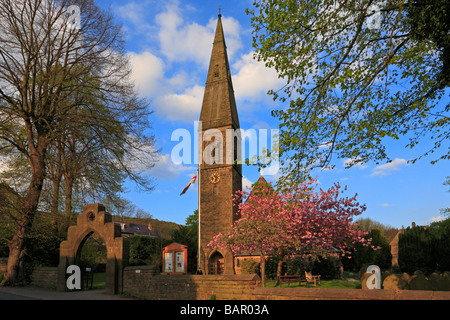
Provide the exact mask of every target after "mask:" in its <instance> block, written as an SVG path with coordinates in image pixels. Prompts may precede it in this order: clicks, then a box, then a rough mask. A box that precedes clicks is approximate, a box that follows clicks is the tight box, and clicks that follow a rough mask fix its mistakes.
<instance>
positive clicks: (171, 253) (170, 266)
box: [163, 242, 187, 274]
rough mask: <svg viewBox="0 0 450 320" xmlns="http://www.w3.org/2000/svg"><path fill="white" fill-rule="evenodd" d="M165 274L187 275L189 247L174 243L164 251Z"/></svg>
mask: <svg viewBox="0 0 450 320" xmlns="http://www.w3.org/2000/svg"><path fill="white" fill-rule="evenodd" d="M163 273H166V274H186V273H187V246H185V245H182V244H179V243H175V242H174V243H172V244H170V245H168V246H167V247H164V249H163Z"/></svg>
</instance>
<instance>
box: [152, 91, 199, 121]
mask: <svg viewBox="0 0 450 320" xmlns="http://www.w3.org/2000/svg"><path fill="white" fill-rule="evenodd" d="M204 91H205V88H204V87H202V86H194V87H192V88H187V89H186V90H185V91H184V92H183V93H180V94H177V93H169V94H166V95H163V96H161V97H158V98H157V99H156V100H155V103H154V104H153V105H152V106H153V107H154V108H155V109H156V113H157V114H159V115H161V116H163V117H165V118H167V119H168V120H181V121H184V122H192V121H195V120H197V119H198V117H199V115H200V109H201V107H202V101H203V93H204Z"/></svg>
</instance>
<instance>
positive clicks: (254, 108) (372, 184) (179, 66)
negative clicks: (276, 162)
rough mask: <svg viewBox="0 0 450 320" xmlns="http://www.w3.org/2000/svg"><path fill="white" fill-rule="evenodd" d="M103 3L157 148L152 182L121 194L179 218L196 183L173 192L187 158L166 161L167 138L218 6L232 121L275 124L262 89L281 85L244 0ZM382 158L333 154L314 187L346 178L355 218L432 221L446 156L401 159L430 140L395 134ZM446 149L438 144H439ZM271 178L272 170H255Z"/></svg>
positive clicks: (190, 119) (189, 107) (184, 123)
mask: <svg viewBox="0 0 450 320" xmlns="http://www.w3.org/2000/svg"><path fill="white" fill-rule="evenodd" d="M98 3H99V4H100V5H101V6H102V7H110V8H111V10H112V12H113V13H114V15H115V17H116V19H117V21H118V22H120V23H122V24H123V30H124V33H125V37H126V41H127V51H128V55H129V57H130V61H131V64H132V66H133V78H134V81H135V83H136V86H137V89H138V92H139V93H140V94H141V95H142V96H145V97H147V98H148V99H149V100H150V101H151V108H152V109H153V110H154V114H153V115H152V116H151V119H150V120H151V122H152V126H153V129H152V132H153V133H154V135H155V137H156V139H157V144H158V147H159V148H161V154H160V156H159V162H158V164H157V165H156V166H155V168H153V169H152V170H151V171H150V174H151V175H153V176H154V177H155V183H156V186H155V190H154V191H153V192H151V193H141V192H137V190H136V188H135V186H134V185H133V184H127V189H128V190H129V192H127V193H125V194H124V195H123V196H124V197H125V198H127V199H129V200H130V201H132V202H133V203H134V204H135V205H136V206H138V207H140V208H142V209H145V210H146V211H148V212H150V213H151V214H152V215H153V217H154V218H156V219H159V220H165V221H173V222H176V223H180V224H184V222H185V219H186V218H187V217H188V216H189V215H190V214H192V213H193V211H194V210H195V209H197V206H198V200H197V185H193V187H191V188H190V189H189V190H188V191H187V193H186V194H185V195H183V196H180V195H179V194H180V192H181V190H182V189H183V188H184V187H185V186H186V184H187V183H188V182H189V180H190V178H191V177H192V176H193V175H194V174H195V172H196V166H195V165H194V164H191V165H189V164H187V165H180V164H175V163H173V162H172V161H171V152H172V149H173V148H174V147H175V146H176V145H177V144H178V142H177V141H171V135H172V133H173V131H174V130H176V129H180V128H181V129H187V130H189V131H190V132H191V134H192V137H193V131H194V121H197V120H198V119H199V116H200V109H201V104H202V98H203V90H204V84H205V81H206V74H207V69H208V64H209V59H210V54H211V49H212V41H213V36H214V31H215V26H216V22H217V14H218V8H217V5H221V6H222V9H221V10H222V22H223V28H224V32H225V38H226V43H227V49H228V55H229V61H230V66H231V73H232V78H233V86H234V90H235V96H236V102H237V108H238V113H239V120H240V124H241V127H242V128H243V129H251V128H254V129H276V128H278V122H277V120H276V119H274V118H272V117H271V115H270V112H271V110H273V108H278V107H282V105H279V104H278V103H276V102H273V101H272V99H271V98H270V97H269V96H268V95H267V94H266V92H267V91H268V90H269V89H276V88H279V87H280V86H281V85H282V82H281V81H280V80H279V79H278V78H277V76H276V73H275V72H274V71H273V70H269V69H267V68H265V67H264V65H263V64H262V63H258V62H256V61H255V60H253V59H252V54H253V48H252V45H251V44H252V35H251V31H252V28H251V25H250V17H249V16H247V15H246V13H245V9H246V8H247V7H250V6H251V4H252V1H248V0H243V1H242V0H240V1H235V0H232V1H215V2H212V1H200V0H189V1H176V0H173V1H159V0H144V1H118V0H117V1H115V0H111V1H107V0H103V1H99V2H98ZM386 145H387V150H388V155H389V156H390V157H391V159H393V161H392V162H391V163H389V164H379V165H376V164H374V163H367V164H364V165H361V166H356V167H353V168H350V169H344V162H345V159H342V160H339V159H337V160H335V164H336V168H335V169H334V170H328V171H317V172H315V175H317V178H318V180H319V187H320V188H323V189H328V188H329V187H330V186H332V184H333V183H335V182H339V183H340V184H341V185H343V186H344V185H345V186H347V192H346V195H347V196H353V195H354V194H355V193H357V194H358V197H357V199H358V201H359V202H360V203H364V204H366V206H367V210H366V211H365V212H364V214H363V215H361V217H369V218H371V219H373V220H376V221H379V222H381V223H383V224H388V225H391V226H394V227H397V228H400V227H402V226H405V227H406V226H408V225H411V223H412V222H413V221H414V222H416V224H419V225H425V224H429V223H430V222H432V221H434V220H436V219H440V218H442V217H441V214H440V209H441V208H444V207H447V206H449V205H450V203H449V202H450V201H449V200H450V193H449V192H447V191H448V187H446V186H444V185H443V182H444V181H445V177H446V176H448V175H450V165H449V162H448V161H440V162H438V163H437V164H435V165H431V164H430V161H431V160H433V159H434V158H431V157H429V158H424V159H422V160H419V161H417V162H416V163H415V164H407V160H408V159H412V158H413V157H415V156H417V155H418V154H420V153H421V152H423V151H424V150H426V149H427V147H428V148H430V147H431V142H430V143H429V145H427V141H426V140H423V142H422V143H421V144H420V145H419V147H418V148H416V149H412V150H411V149H405V148H404V146H405V145H406V143H405V141H395V142H393V141H386ZM442 148H443V149H442V150H443V151H447V150H448V149H447V148H448V144H447V145H443V147H442ZM243 175H244V181H243V182H244V185H249V184H250V183H253V182H255V181H256V180H257V179H258V178H259V173H258V171H257V170H256V169H255V168H253V167H245V166H244V167H243ZM265 178H266V179H267V180H269V181H274V180H275V179H276V178H277V177H276V176H265Z"/></svg>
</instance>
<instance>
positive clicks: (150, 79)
mask: <svg viewBox="0 0 450 320" xmlns="http://www.w3.org/2000/svg"><path fill="white" fill-rule="evenodd" d="M128 57H129V59H130V63H131V67H132V75H131V76H132V78H133V80H134V82H135V85H136V89H137V91H138V92H139V94H141V95H143V96H148V95H152V94H155V93H157V92H158V91H159V90H160V84H161V81H162V79H163V77H164V62H163V61H162V59H160V58H158V57H157V56H155V55H154V54H152V53H151V52H149V51H144V52H142V53H134V52H129V53H128Z"/></svg>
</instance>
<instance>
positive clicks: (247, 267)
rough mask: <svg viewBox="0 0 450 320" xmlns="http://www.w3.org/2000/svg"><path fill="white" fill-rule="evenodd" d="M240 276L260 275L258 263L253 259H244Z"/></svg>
mask: <svg viewBox="0 0 450 320" xmlns="http://www.w3.org/2000/svg"><path fill="white" fill-rule="evenodd" d="M241 272H242V274H255V273H256V274H258V275H259V274H260V269H259V262H257V261H255V260H253V259H245V260H244V261H242V262H241Z"/></svg>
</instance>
